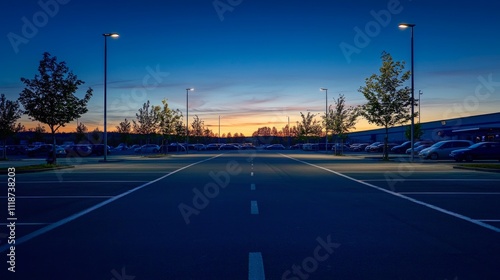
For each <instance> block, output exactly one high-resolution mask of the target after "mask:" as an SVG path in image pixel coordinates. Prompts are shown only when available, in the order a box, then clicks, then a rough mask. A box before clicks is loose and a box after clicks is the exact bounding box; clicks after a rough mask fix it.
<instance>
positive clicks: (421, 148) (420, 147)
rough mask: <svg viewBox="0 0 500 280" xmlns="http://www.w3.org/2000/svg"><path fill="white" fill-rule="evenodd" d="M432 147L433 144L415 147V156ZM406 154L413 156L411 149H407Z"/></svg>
mask: <svg viewBox="0 0 500 280" xmlns="http://www.w3.org/2000/svg"><path fill="white" fill-rule="evenodd" d="M430 146H432V144H430V143H429V144H421V145H418V146H416V145H415V146H414V147H413V150H414V152H413V154H414V155H418V154H419V153H420V152H421V151H422V150H423V149H427V148H429V147H430ZM406 154H408V155H411V148H408V149H406Z"/></svg>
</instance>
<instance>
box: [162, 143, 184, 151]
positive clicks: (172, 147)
mask: <svg viewBox="0 0 500 280" xmlns="http://www.w3.org/2000/svg"><path fill="white" fill-rule="evenodd" d="M160 152H162V153H175V152H186V148H184V146H182V145H180V144H177V143H171V144H169V145H162V146H160Z"/></svg>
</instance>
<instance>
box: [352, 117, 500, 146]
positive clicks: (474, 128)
mask: <svg viewBox="0 0 500 280" xmlns="http://www.w3.org/2000/svg"><path fill="white" fill-rule="evenodd" d="M421 126H422V131H423V135H422V137H421V139H420V140H432V141H435V142H437V141H442V140H450V139H453V140H454V139H457V140H458V139H460V140H471V141H474V142H480V141H499V142H500V113H492V114H485V115H476V116H470V117H463V118H455V119H447V120H439V121H432V122H426V123H421ZM408 127H410V125H409V124H407V125H402V126H397V127H393V128H390V129H389V135H388V136H389V137H388V140H389V142H395V143H400V142H404V141H408V139H407V138H406V135H405V132H406V130H407V129H408ZM384 137H385V129H384V128H380V129H374V130H365V131H357V132H351V133H349V140H348V141H349V142H350V143H361V142H375V141H384Z"/></svg>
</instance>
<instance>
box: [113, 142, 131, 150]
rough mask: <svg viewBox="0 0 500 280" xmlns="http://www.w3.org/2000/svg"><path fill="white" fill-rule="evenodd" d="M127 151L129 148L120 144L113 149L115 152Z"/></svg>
mask: <svg viewBox="0 0 500 280" xmlns="http://www.w3.org/2000/svg"><path fill="white" fill-rule="evenodd" d="M128 149H129V147H128V146H127V144H125V143H120V144H118V146H116V147H115V150H117V151H126V150H128Z"/></svg>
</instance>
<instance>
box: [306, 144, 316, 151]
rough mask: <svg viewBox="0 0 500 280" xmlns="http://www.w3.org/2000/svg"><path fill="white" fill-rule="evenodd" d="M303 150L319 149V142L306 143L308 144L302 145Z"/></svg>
mask: <svg viewBox="0 0 500 280" xmlns="http://www.w3.org/2000/svg"><path fill="white" fill-rule="evenodd" d="M302 150H304V151H317V150H318V144H311V143H306V144H304V145H302Z"/></svg>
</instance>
